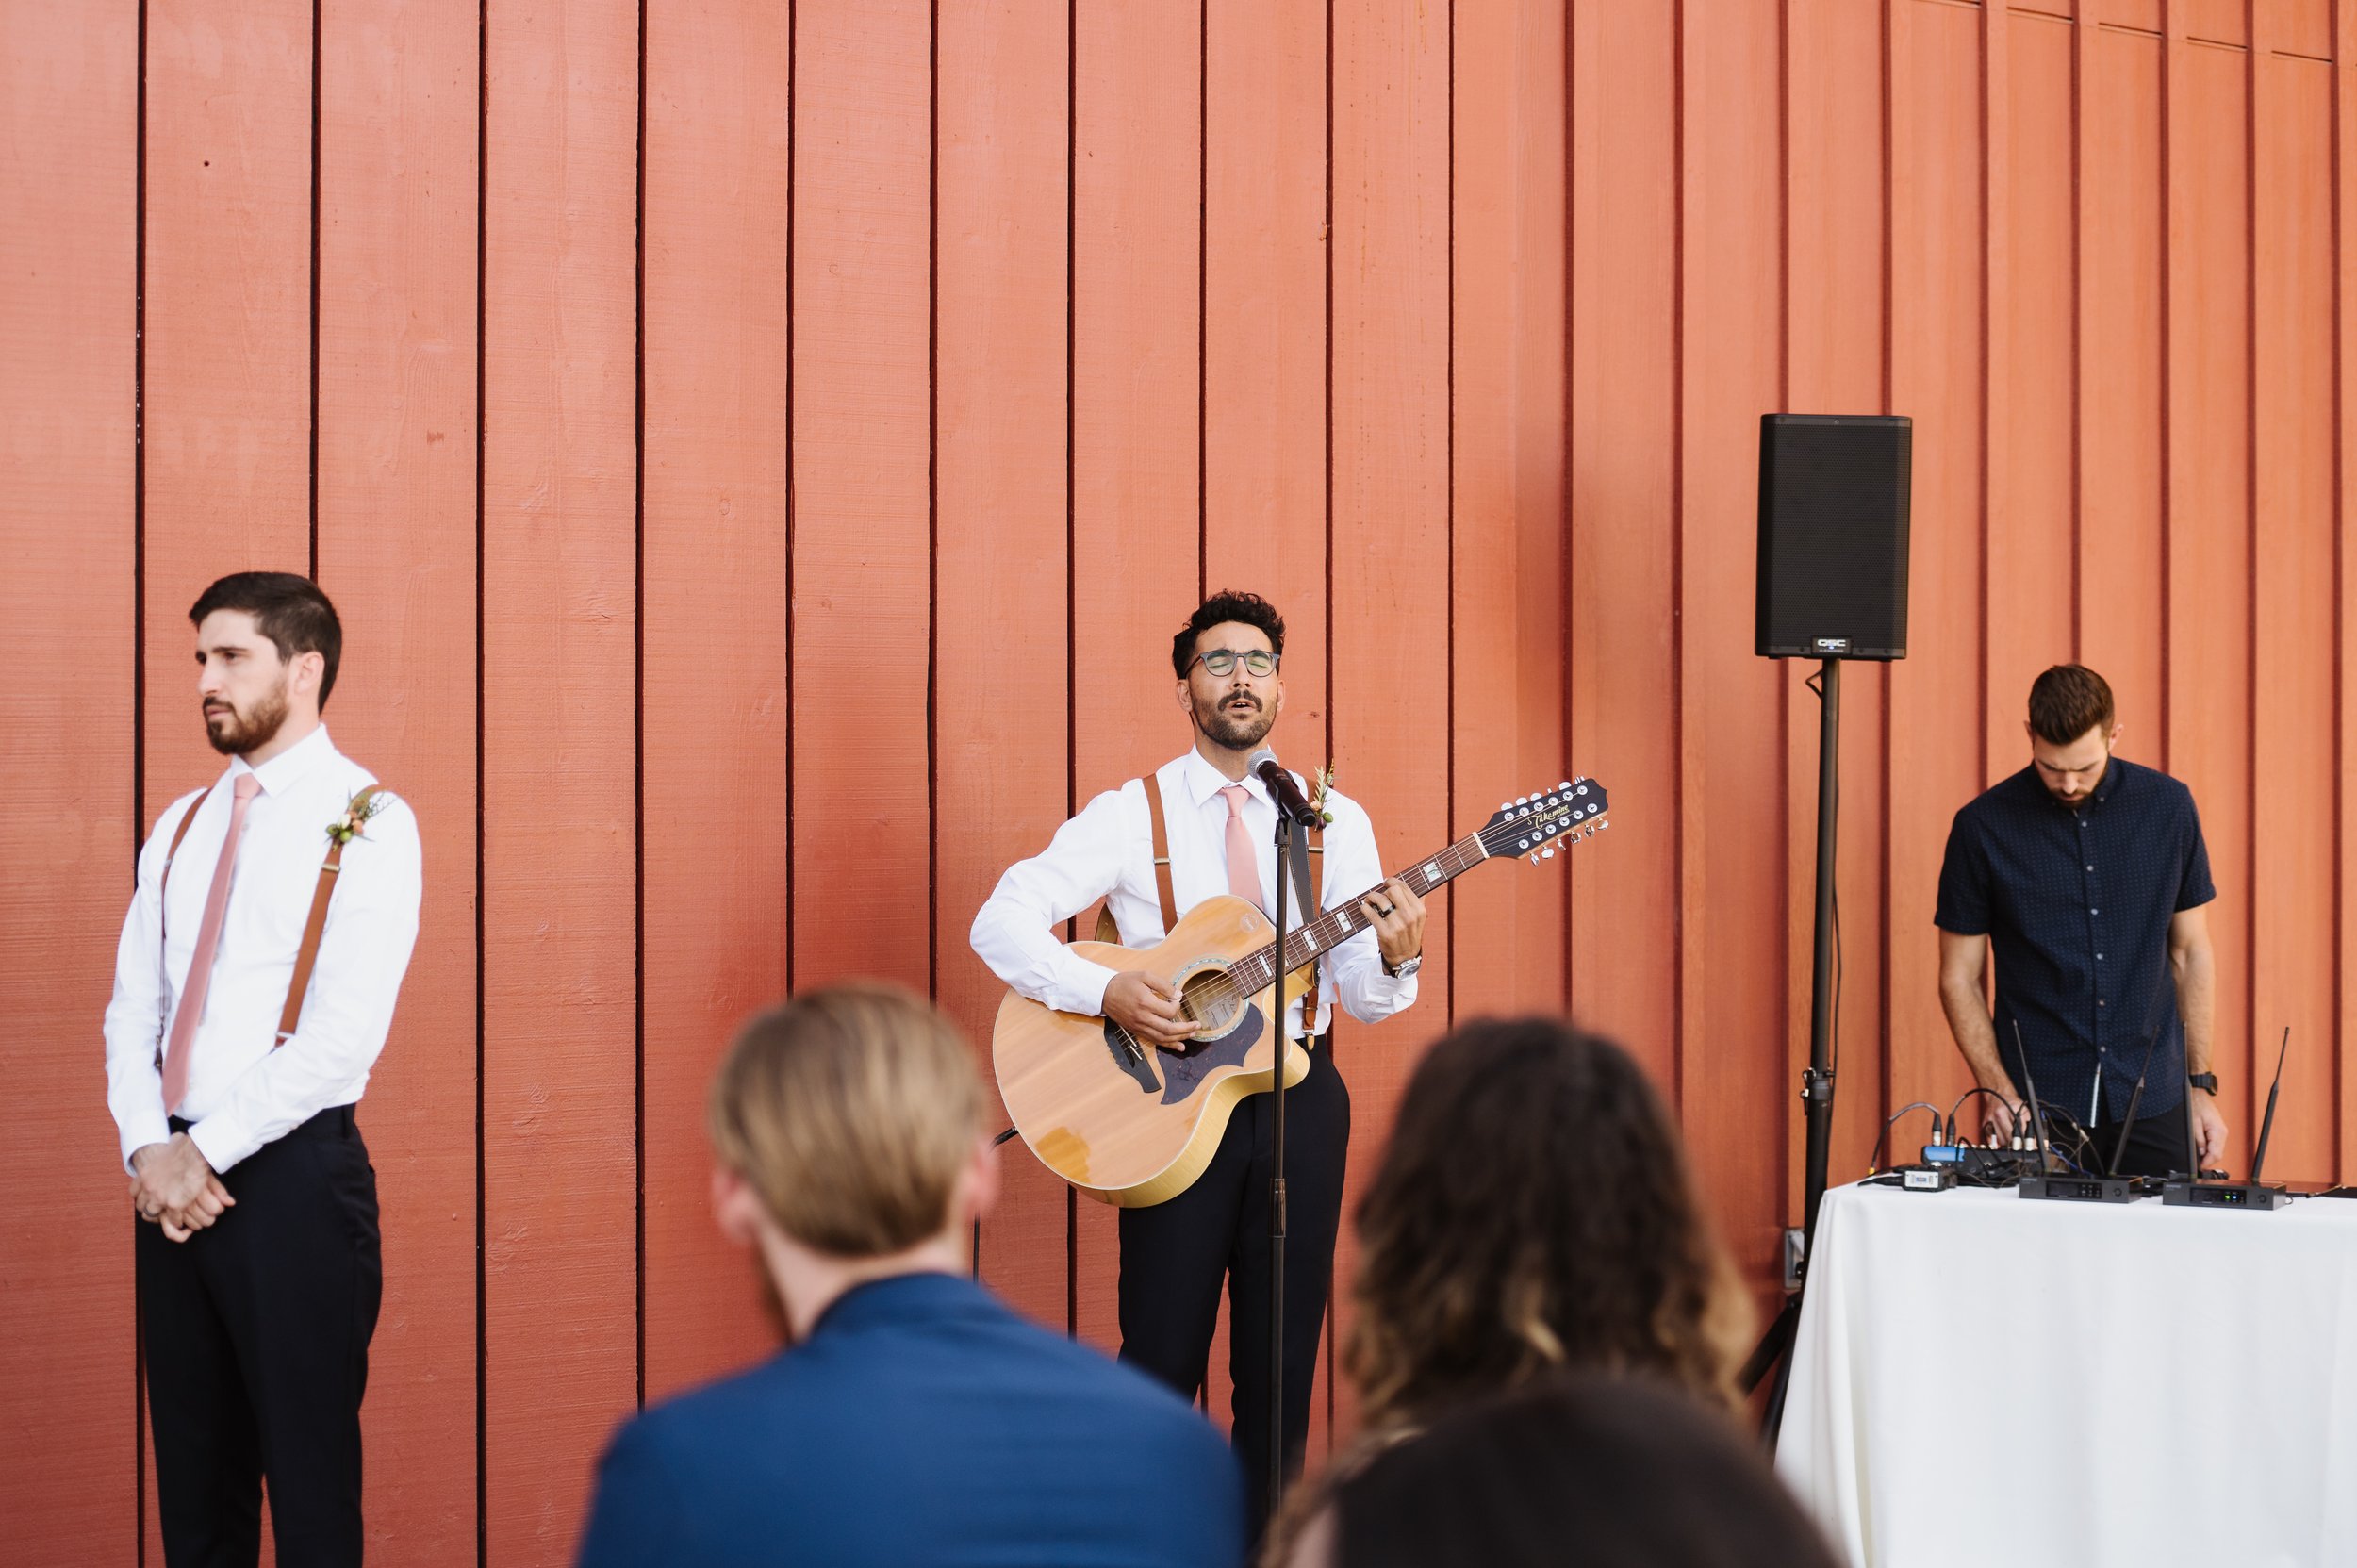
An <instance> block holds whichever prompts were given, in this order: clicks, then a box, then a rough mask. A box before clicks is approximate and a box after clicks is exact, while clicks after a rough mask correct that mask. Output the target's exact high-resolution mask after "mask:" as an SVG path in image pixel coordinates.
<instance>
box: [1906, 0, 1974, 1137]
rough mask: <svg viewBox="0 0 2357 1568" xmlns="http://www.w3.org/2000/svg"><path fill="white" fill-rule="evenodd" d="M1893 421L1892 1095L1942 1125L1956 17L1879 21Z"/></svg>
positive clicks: (1955, 517)
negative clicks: (1905, 480)
mask: <svg viewBox="0 0 2357 1568" xmlns="http://www.w3.org/2000/svg"><path fill="white" fill-rule="evenodd" d="M1894 23H1896V24H1898V25H1895V26H1894V38H1893V54H1894V65H1893V69H1894V71H1895V72H1896V73H1898V77H1897V80H1896V81H1895V82H1894V84H1893V89H1892V91H1893V99H1894V106H1893V114H1894V132H1895V135H1894V145H1893V150H1892V157H1893V160H1894V173H1893V176H1892V185H1893V190H1892V196H1891V213H1890V221H1891V260H1890V268H1891V278H1892V284H1891V288H1892V298H1891V356H1892V365H1891V379H1892V407H1893V408H1894V410H1895V411H1896V412H1898V413H1902V414H1906V415H1909V416H1911V417H1912V418H1913V419H1914V421H1915V498H1914V507H1913V517H1914V523H1913V528H1912V532H1911V540H1912V544H1911V551H1910V553H1911V560H1910V576H1911V582H1910V585H1909V604H1910V608H1909V614H1908V621H1907V658H1906V660H1905V661H1904V663H1902V664H1899V665H1896V666H1894V667H1893V668H1892V669H1891V674H1890V718H1889V724H1890V796H1889V803H1888V815H1887V821H1888V823H1889V834H1890V847H1889V856H1890V903H1889V910H1888V916H1887V917H1888V920H1889V932H1890V934H1889V944H1890V959H1889V963H1890V969H1889V974H1890V1025H1889V1028H1890V1035H1889V1040H1890V1079H1889V1093H1890V1098H1891V1102H1892V1103H1893V1104H1894V1105H1898V1104H1904V1103H1905V1102H1906V1101H1908V1100H1912V1099H1929V1100H1936V1101H1937V1102H1938V1103H1939V1104H1940V1105H1941V1106H1942V1107H1943V1108H1944V1107H1945V1106H1946V1105H1947V1104H1948V1103H1949V1102H1950V1101H1951V1100H1953V1098H1955V1097H1956V1096H1957V1095H1958V1094H1959V1093H1960V1092H1961V1091H1962V1090H1964V1089H1965V1088H1966V1087H1967V1086H1968V1085H1969V1084H1970V1081H1971V1076H1970V1073H1969V1072H1968V1071H1967V1070H1966V1069H1965V1066H1964V1063H1963V1059H1962V1058H1961V1057H1960V1056H1959V1055H1958V1054H1957V1051H1956V1048H1955V1045H1954V1043H1953V1040H1952V1039H1951V1038H1950V1036H1949V1033H1948V1025H1947V1020H1946V1018H1945V1016H1944V1015H1942V1013H1941V1011H1940V1005H1939V993H1938V942H1937V935H1936V933H1935V932H1934V930H1933V927H1932V921H1931V915H1932V910H1933V908H1934V905H1935V903H1936V902H1937V890H1938V882H1939V865H1940V857H1941V853H1942V851H1943V850H1944V849H1945V847H1946V844H1947V837H1948V827H1949V823H1950V821H1951V819H1952V818H1953V816H1954V813H1955V811H1956V808H1957V807H1959V806H1961V805H1963V804H1964V803H1965V802H1966V801H1970V799H1971V798H1972V797H1973V796H1974V795H1976V794H1978V793H1979V792H1980V789H1981V787H1982V784H1983V783H1984V781H1985V778H1986V774H1985V771H1984V763H1983V759H1982V751H1983V746H1984V730H1983V725H1982V719H1981V712H1982V699H1983V692H1982V682H1983V672H1982V665H1981V659H1982V654H1981V638H1982V636H1983V635H1984V633H1983V604H1982V593H1981V570H1982V550H1983V548H1984V545H1983V537H1984V531H1983V523H1984V512H1983V503H1982V471H1983V470H1982V457H1981V454H1980V451H1979V450H1978V449H1979V445H1980V437H1981V411H1982V397H1983V389H1982V360H1981V350H1982V338H1983V335H1984V329H1985V322H1984V319H1983V315H1982V309H1983V304H1984V295H1983V292H1982V290H1983V282H1982V277H1981V269H1982V265H1983V257H1982V251H1981V241H1980V227H1981V224H1980V209H1981V200H1982V195H1981V193H1982V156H1983V147H1982V140H1981V132H1980V116H1981V92H1982V89H1981V82H1980V71H1981V58H1980V54H1981V51H1980V39H1979V36H1978V33H1979V26H1978V22H1977V19H1976V18H1975V17H1974V16H1973V14H1972V12H1970V11H1969V10H1965V9H1961V8H1956V7H1951V6H1937V5H1922V4H1919V3H1917V0H1901V3H1900V4H1899V5H1898V6H1897V8H1896V9H1895V11H1894Z"/></svg>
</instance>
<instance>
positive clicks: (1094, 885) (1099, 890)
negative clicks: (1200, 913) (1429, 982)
mask: <svg viewBox="0 0 2357 1568" xmlns="http://www.w3.org/2000/svg"><path fill="white" fill-rule="evenodd" d="M1295 777H1296V779H1298V777H1299V776H1298V775H1295ZM1154 779H1155V783H1156V784H1157V785H1158V786H1159V787H1160V788H1161V790H1162V817H1163V821H1164V823H1165V825H1166V826H1167V828H1168V830H1169V834H1170V890H1171V898H1172V900H1173V901H1174V902H1175V903H1176V904H1177V905H1178V913H1179V914H1180V915H1182V916H1183V915H1184V914H1186V912H1187V911H1188V910H1190V909H1193V908H1194V907H1195V905H1196V904H1199V903H1201V902H1202V901H1203V900H1206V899H1209V898H1211V897H1213V896H1215V895H1218V894H1224V893H1226V892H1227V891H1228V802H1227V801H1226V800H1224V799H1222V798H1221V796H1220V793H1219V792H1220V790H1221V789H1222V788H1223V787H1225V786H1226V785H1228V784H1230V783H1232V782H1234V781H1231V780H1229V779H1228V778H1226V777H1225V776H1223V775H1222V774H1221V773H1220V771H1219V769H1218V768H1216V767H1212V766H1211V764H1210V763H1208V762H1206V761H1204V760H1203V756H1202V754H1201V753H1200V752H1198V751H1193V750H1190V751H1188V752H1187V753H1186V754H1185V755H1184V756H1181V757H1179V758H1178V759H1177V760H1176V761H1174V762H1169V763H1165V764H1163V765H1162V767H1161V768H1160V769H1159V770H1158V771H1157V772H1156V773H1155V775H1154ZM1243 783H1244V789H1245V791H1246V792H1247V794H1246V799H1245V801H1244V828H1245V831H1246V832H1247V833H1249V834H1251V837H1252V843H1253V854H1254V857H1255V858H1256V860H1257V861H1258V862H1259V865H1260V871H1261V908H1262V909H1271V908H1274V907H1275V906H1276V901H1277V844H1276V834H1277V808H1276V806H1275V805H1273V804H1272V803H1270V801H1269V798H1268V788H1267V786H1266V785H1264V784H1261V781H1260V780H1259V779H1258V778H1251V779H1246V780H1244V781H1243ZM1324 805H1325V808H1326V809H1327V811H1329V812H1331V813H1332V814H1333V817H1334V820H1333V821H1332V822H1330V823H1328V824H1327V828H1326V832H1325V834H1324V837H1323V839H1322V841H1321V842H1322V843H1323V844H1324V846H1325V850H1326V852H1325V855H1324V857H1323V858H1324V859H1325V862H1326V867H1325V869H1324V871H1323V873H1322V874H1321V876H1320V881H1319V893H1320V896H1321V901H1322V902H1323V904H1324V907H1326V908H1327V909H1333V908H1335V907H1337V906H1339V905H1341V904H1343V903H1346V902H1348V901H1350V900H1353V899H1356V898H1358V897H1360V895H1362V894H1364V893H1366V892H1367V891H1369V890H1370V889H1372V888H1373V887H1375V886H1376V884H1377V883H1380V882H1382V880H1383V870H1382V862H1381V861H1380V860H1378V859H1377V858H1376V850H1375V826H1374V824H1373V823H1371V822H1370V821H1368V819H1367V814H1366V812H1365V811H1363V810H1362V809H1360V806H1359V804H1358V802H1357V801H1352V800H1351V799H1349V798H1348V797H1347V796H1344V795H1342V794H1339V793H1335V792H1332V791H1329V792H1328V793H1327V797H1326V800H1325V801H1324ZM1100 898H1101V899H1104V900H1106V906H1107V907H1108V908H1110V909H1111V910H1112V911H1113V919H1114V921H1115V922H1116V923H1117V924H1118V925H1119V926H1120V927H1121V939H1122V945H1123V946H1125V947H1129V948H1140V947H1144V946H1146V945H1147V944H1148V943H1152V942H1158V941H1160V940H1162V937H1163V936H1164V935H1165V934H1166V933H1165V932H1164V930H1163V928H1162V896H1161V894H1160V893H1159V892H1158V891H1156V888H1155V883H1154V824H1153V820H1152V818H1151V817H1149V816H1148V815H1147V811H1146V790H1145V789H1144V787H1143V786H1141V784H1139V782H1138V781H1137V780H1135V779H1131V780H1130V781H1129V783H1127V784H1123V785H1122V786H1121V787H1120V788H1119V789H1109V790H1107V791H1106V792H1105V793H1104V794H1102V795H1099V796H1098V797H1096V799H1095V800H1094V801H1090V802H1089V803H1088V804H1087V805H1086V806H1085V807H1083V808H1081V811H1080V815H1079V816H1078V817H1074V818H1072V820H1070V821H1069V822H1066V823H1065V824H1064V825H1063V827H1061V828H1058V829H1057V830H1056V836H1055V837H1054V838H1053V839H1052V840H1050V841H1049V843H1048V846H1047V849H1046V850H1043V851H1041V852H1040V853H1039V854H1037V855H1035V856H1033V857H1032V858H1031V859H1030V860H1026V861H1019V862H1017V863H1016V864H1015V865H1014V866H1011V867H1008V868H1007V872H1006V875H1004V876H1002V877H1000V878H999V879H998V885H997V888H996V889H995V890H994V891H993V892H992V893H991V896H990V900H989V901H988V902H986V903H984V904H983V905H982V908H981V914H979V915H977V916H974V931H973V942H974V951H975V952H976V953H977V954H979V955H980V956H981V960H982V962H983V963H985V964H987V965H989V966H990V967H991V969H992V971H993V972H994V973H996V974H997V976H998V978H999V979H1000V980H1003V981H1005V982H1007V983H1008V984H1009V985H1012V986H1013V987H1014V989H1015V990H1017V991H1019V992H1021V993H1022V994H1023V995H1025V996H1027V997H1029V998H1030V999H1032V1000H1033V1001H1036V1002H1041V1003H1044V1004H1046V1005H1047V1006H1049V1007H1053V1008H1058V1009H1060V1010H1062V1011H1063V1012H1066V1013H1087V1014H1101V1013H1103V1012H1104V1011H1105V987H1106V986H1107V985H1108V984H1110V983H1112V981H1113V974H1114V972H1115V971H1113V970H1112V969H1109V968H1107V967H1106V966H1104V965H1102V964H1096V963H1092V962H1090V961H1089V960H1088V959H1085V958H1082V957H1081V956H1080V954H1078V953H1076V952H1074V951H1073V950H1072V949H1070V948H1068V947H1066V946H1064V944H1063V943H1062V942H1060V941H1058V940H1057V938H1056V934H1055V930H1054V928H1055V927H1057V926H1060V925H1062V924H1063V922H1064V921H1066V920H1069V919H1071V918H1072V917H1073V916H1075V915H1078V914H1079V913H1080V911H1081V910H1083V909H1086V908H1087V907H1088V906H1089V905H1090V904H1092V903H1094V902H1096V900H1098V899H1100ZM1300 909H1301V900H1300V896H1299V893H1298V892H1297V891H1295V892H1294V895H1293V902H1292V906H1291V908H1290V909H1289V910H1288V912H1287V913H1288V914H1289V915H1290V916H1291V918H1289V919H1288V920H1287V921H1286V922H1285V924H1286V928H1287V930H1289V931H1291V930H1297V929H1299V926H1300V924H1301V916H1300ZM1318 968H1319V998H1320V1006H1319V1008H1318V1025H1319V1030H1320V1032H1324V1030H1325V1027H1326V1025H1327V1023H1329V1022H1330V1021H1331V1020H1332V1018H1333V1015H1334V1014H1333V1009H1334V1005H1335V1004H1336V1003H1337V1002H1339V1003H1340V1004H1341V1005H1342V1006H1343V1008H1345V1009H1346V1010H1348V1012H1349V1014H1350V1015H1351V1016H1352V1017H1354V1018H1357V1019H1359V1020H1360V1022H1362V1023H1375V1022H1376V1021H1378V1020H1380V1019H1383V1018H1388V1017H1390V1016H1391V1015H1393V1014H1394V1013H1396V1012H1398V1011H1399V1010H1400V1009H1401V1008H1403V1007H1406V1006H1408V1005H1409V1003H1410V1002H1412V1001H1414V1000H1415V999H1416V977H1415V976H1413V975H1409V976H1408V977H1407V978H1405V979H1394V978H1393V976H1391V975H1388V974H1385V973H1384V972H1383V954H1382V949H1381V948H1380V947H1379V945H1378V944H1377V942H1376V934H1375V932H1374V930H1373V929H1372V928H1370V929H1368V930H1365V931H1361V932H1360V933H1358V934H1357V935H1356V936H1353V937H1351V938H1350V939H1349V940H1348V941H1345V942H1343V944H1341V945H1340V946H1339V947H1336V948H1334V949H1331V950H1329V951H1328V952H1327V954H1326V956H1325V957H1324V958H1322V959H1321V960H1320V961H1319V965H1318ZM1285 1028H1286V1031H1287V1033H1288V1034H1289V1035H1290V1036H1293V1037H1296V1038H1297V1037H1298V1036H1299V1034H1300V1032H1301V1004H1300V1003H1299V1002H1295V1003H1294V1005H1293V1007H1292V1009H1291V1010H1290V1011H1289V1012H1288V1013H1287V1014H1286V1017H1285Z"/></svg>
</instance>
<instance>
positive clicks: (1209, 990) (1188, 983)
mask: <svg viewBox="0 0 2357 1568" xmlns="http://www.w3.org/2000/svg"><path fill="white" fill-rule="evenodd" d="M1178 1000H1179V1005H1180V1006H1181V1007H1183V1008H1184V1009H1186V1014H1187V1016H1188V1017H1189V1018H1192V1019H1193V1020H1195V1027H1196V1028H1197V1029H1198V1030H1221V1029H1226V1028H1227V1027H1228V1024H1229V1023H1231V1022H1233V1021H1234V1019H1235V1016H1236V1010H1237V1009H1239V1008H1241V1007H1242V1006H1244V998H1243V997H1242V996H1241V995H1240V994H1238V992H1237V990H1236V982H1234V981H1232V980H1230V979H1228V972H1227V971H1226V970H1224V969H1198V970H1196V971H1195V973H1194V974H1191V975H1189V976H1188V977H1187V978H1186V979H1185V980H1183V981H1181V982H1179V985H1178Z"/></svg>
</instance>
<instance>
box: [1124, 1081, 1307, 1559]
mask: <svg viewBox="0 0 2357 1568" xmlns="http://www.w3.org/2000/svg"><path fill="white" fill-rule="evenodd" d="M1274 1109H1275V1106H1274V1101H1273V1098H1272V1097H1271V1096H1268V1095H1264V1094H1263V1095H1254V1096H1251V1097H1250V1098H1247V1099H1245V1100H1244V1102H1243V1103H1242V1104H1240V1105H1238V1106H1237V1107H1236V1109H1235V1111H1234V1113H1233V1114H1232V1115H1230V1116H1229V1118H1228V1132H1227V1135H1226V1136H1225V1137H1223V1138H1222V1139H1221V1140H1220V1145H1219V1152H1218V1153H1216V1154H1214V1155H1213V1156H1212V1157H1211V1164H1210V1165H1209V1166H1207V1167H1206V1168H1205V1169H1204V1172H1203V1174H1202V1175H1201V1176H1199V1177H1197V1178H1196V1179H1195V1185H1193V1186H1191V1187H1189V1188H1188V1189H1187V1190H1186V1191H1185V1192H1183V1193H1180V1194H1179V1195H1178V1197H1174V1198H1172V1199H1170V1200H1169V1201H1168V1202H1166V1203H1157V1204H1155V1205H1154V1206H1153V1207H1151V1208H1147V1209H1124V1210H1123V1211H1121V1359H1122V1360H1123V1361H1125V1362H1132V1363H1133V1364H1135V1365H1137V1366H1138V1367H1140V1368H1142V1369H1144V1370H1145V1371H1147V1372H1150V1373H1152V1374H1153V1375H1154V1376H1156V1377H1158V1378H1162V1380H1163V1381H1164V1382H1166V1383H1168V1384H1170V1385H1171V1387H1173V1388H1175V1389H1177V1390H1178V1392H1179V1393H1181V1394H1183V1395H1186V1396H1187V1397H1189V1398H1193V1397H1195V1391H1196V1390H1197V1389H1199V1388H1201V1387H1202V1385H1203V1375H1204V1370H1205V1368H1206V1365H1207V1364H1208V1363H1209V1362H1210V1360H1211V1335H1212V1332H1213V1330H1214V1329H1217V1327H1218V1322H1219V1291H1220V1280H1221V1278H1222V1276H1225V1277H1226V1279H1227V1281H1228V1372H1229V1375H1230V1376H1231V1377H1232V1378H1234V1380H1235V1444H1236V1454H1237V1457H1238V1459H1239V1460H1241V1461H1242V1462H1243V1464H1244V1478H1245V1484H1246V1486H1247V1488H1248V1489H1249V1491H1248V1498H1249V1507H1250V1513H1249V1514H1248V1516H1247V1517H1248V1518H1249V1520H1250V1522H1251V1526H1252V1528H1253V1530H1254V1532H1255V1533H1256V1534H1257V1533H1258V1532H1259V1530H1260V1528H1261V1525H1262V1523H1263V1521H1264V1520H1265V1518H1266V1515H1267V1512H1268V1464H1269V1452H1268V1430H1269V1376H1268V1360H1269V1284H1270V1281H1271V1279H1273V1277H1274V1271H1273V1269H1272V1268H1271V1266H1270V1263H1269V1212H1268V1210H1269V1178H1270V1175H1271V1174H1272V1171H1271V1164H1272V1162H1271V1157H1270V1151H1269V1130H1270V1121H1271V1115H1272V1113H1273V1111H1274ZM1349 1145H1350V1091H1349V1090H1348V1089H1347V1088H1346V1087H1344V1085H1343V1079H1342V1074H1341V1073H1339V1072H1338V1071H1336V1070H1335V1067H1334V1058H1333V1053H1332V1052H1331V1051H1330V1050H1328V1049H1327V1042H1326V1041H1324V1040H1321V1041H1319V1042H1318V1045H1317V1048H1315V1049H1314V1050H1312V1051H1310V1076H1309V1077H1307V1078H1305V1079H1303V1080H1302V1081H1300V1082H1299V1083H1297V1084H1295V1085H1294V1087H1293V1088H1291V1089H1289V1090H1287V1091H1286V1092H1285V1178H1286V1219H1287V1224H1286V1232H1285V1406H1284V1409H1285V1463H1286V1473H1287V1474H1288V1475H1294V1474H1298V1473H1299V1472H1300V1469H1301V1456H1302V1450H1303V1448H1304V1446H1305V1445H1306V1444H1307V1443H1308V1441H1309V1435H1310V1390H1311V1387H1312V1385H1313V1384H1314V1383H1315V1381H1316V1378H1317V1360H1318V1336H1319V1331H1320V1330H1321V1329H1323V1328H1324V1327H1325V1326H1326V1297H1327V1287H1328V1285H1329V1283H1330V1282H1331V1280H1332V1279H1333V1273H1334V1235H1335V1231H1336V1230H1337V1228H1338V1227H1339V1225H1340V1224H1341V1220H1342V1213H1343V1157H1344V1155H1345V1154H1346V1153H1347V1152H1348V1150H1349Z"/></svg>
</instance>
